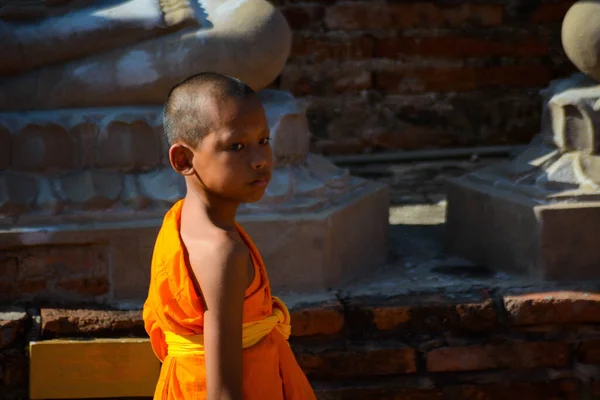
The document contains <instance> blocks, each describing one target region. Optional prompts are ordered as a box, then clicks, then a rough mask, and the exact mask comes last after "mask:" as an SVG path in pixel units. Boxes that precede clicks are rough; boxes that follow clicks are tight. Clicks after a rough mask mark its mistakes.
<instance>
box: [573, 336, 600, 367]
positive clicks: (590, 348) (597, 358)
mask: <svg viewBox="0 0 600 400" xmlns="http://www.w3.org/2000/svg"><path fill="white" fill-rule="evenodd" d="M577 358H578V359H579V360H580V361H581V362H582V363H584V364H600V339H596V340H589V341H586V342H583V343H581V345H580V346H579V350H578V352H577Z"/></svg>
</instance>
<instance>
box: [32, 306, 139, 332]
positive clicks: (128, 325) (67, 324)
mask: <svg viewBox="0 0 600 400" xmlns="http://www.w3.org/2000/svg"><path fill="white" fill-rule="evenodd" d="M40 315H41V320H42V323H41V325H42V335H43V337H44V338H45V339H49V338H59V337H73V336H92V337H111V336H112V337H114V336H146V334H145V331H144V321H143V320H142V312H141V311H140V310H137V311H136V310H133V311H116V310H89V309H82V310H72V309H54V308H43V309H42V310H41V311H40Z"/></svg>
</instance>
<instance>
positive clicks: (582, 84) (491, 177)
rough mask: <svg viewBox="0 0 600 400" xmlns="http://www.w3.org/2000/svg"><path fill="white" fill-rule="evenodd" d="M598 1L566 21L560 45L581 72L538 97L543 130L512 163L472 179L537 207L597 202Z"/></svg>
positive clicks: (577, 8)
mask: <svg viewBox="0 0 600 400" xmlns="http://www.w3.org/2000/svg"><path fill="white" fill-rule="evenodd" d="M598 21H600V1H597V0H596V1H589V0H585V1H579V2H577V3H575V4H574V5H573V6H572V7H571V8H570V9H569V11H568V12H567V14H566V15H565V18H564V21H563V25H562V44H563V48H564V50H565V53H566V54H567V56H568V57H569V59H570V60H571V62H572V63H573V64H574V65H575V66H576V67H577V68H578V69H579V70H580V71H581V73H579V74H575V75H573V76H571V77H568V78H565V79H559V80H556V81H553V82H551V83H550V85H549V86H548V87H547V88H545V89H544V90H542V91H541V94H542V98H543V111H542V129H541V134H540V135H538V136H537V137H536V138H535V139H534V140H533V142H532V143H531V145H530V146H528V148H527V149H526V151H525V152H523V153H522V154H520V155H519V156H518V157H517V158H516V159H515V160H514V161H512V162H511V163H507V164H504V165H502V166H500V167H498V166H495V167H493V168H488V169H483V170H482V171H479V172H478V173H476V174H475V175H476V176H478V177H479V178H482V179H484V180H487V181H495V182H496V185H497V186H500V187H506V188H511V190H517V191H520V192H522V193H524V194H526V195H528V196H532V197H533V198H537V199H539V200H540V201H559V200H569V201H588V200H597V199H600V30H599V29H598V26H599V25H598Z"/></svg>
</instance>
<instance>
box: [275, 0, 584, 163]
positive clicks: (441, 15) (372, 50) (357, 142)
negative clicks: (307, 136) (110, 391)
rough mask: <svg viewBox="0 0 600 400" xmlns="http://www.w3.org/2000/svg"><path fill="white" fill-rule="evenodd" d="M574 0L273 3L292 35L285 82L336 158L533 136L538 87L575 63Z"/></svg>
mask: <svg viewBox="0 0 600 400" xmlns="http://www.w3.org/2000/svg"><path fill="white" fill-rule="evenodd" d="M573 2H574V1H573V0H567V1H564V0H504V1H503V0H465V1H456V0H430V1H422V0H414V1H408V0H406V1H403V0H388V1H385V0H374V1H341V0H340V1H335V0H275V1H274V3H275V4H276V5H277V6H279V7H280V10H281V11H282V12H283V14H284V15H285V16H286V17H287V19H288V21H289V24H290V26H291V27H292V29H293V31H294V36H293V48H292V53H291V57H290V59H289V62H288V64H287V66H286V68H285V70H284V71H283V73H282V75H281V77H280V80H279V82H278V83H277V86H278V87H279V88H281V89H285V90H290V91H292V92H293V93H294V94H295V95H297V96H299V97H304V98H307V99H308V100H310V104H311V106H310V109H309V111H308V116H309V120H310V124H311V131H312V133H313V135H314V138H313V151H317V152H321V153H327V154H343V153H357V152H372V151H384V150H394V149H396V150H397V149H406V150H408V149H418V148H424V147H445V146H473V145H495V144H507V143H524V142H527V141H529V140H530V139H531V137H532V136H533V135H534V134H536V133H537V132H538V131H539V124H540V114H541V103H540V99H539V97H538V92H539V89H540V88H543V87H544V86H546V85H547V84H548V82H549V81H550V80H551V79H555V78H559V77H563V76H566V75H568V74H570V73H572V72H574V71H575V69H574V67H572V66H571V64H570V62H569V61H568V59H567V58H566V56H565V55H564V53H563V51H562V46H561V42H560V25H561V21H562V18H563V16H564V14H565V13H566V11H567V10H568V8H569V7H570V5H571V4H573Z"/></svg>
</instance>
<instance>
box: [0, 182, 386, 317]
mask: <svg viewBox="0 0 600 400" xmlns="http://www.w3.org/2000/svg"><path fill="white" fill-rule="evenodd" d="M388 207H389V195H388V191H387V188H386V187H385V186H384V185H382V184H379V183H374V182H368V183H366V184H365V185H364V186H362V187H361V188H360V189H358V190H356V191H354V192H353V193H351V194H348V195H346V196H344V197H342V198H338V199H336V200H335V201H334V202H333V204H331V205H330V206H328V207H326V208H324V209H321V210H318V211H313V212H304V213H294V214H275V213H272V214H267V213H261V214H258V213H257V214H248V215H243V216H241V217H240V218H239V219H238V221H239V222H240V223H241V225H242V226H243V227H244V228H245V229H247V231H248V233H249V234H250V235H251V236H252V238H253V240H254V241H255V243H256V245H257V247H258V248H259V250H260V251H261V253H262V255H263V258H264V260H265V263H266V266H267V271H268V273H269V278H270V280H271V286H272V288H273V291H274V292H275V293H281V292H282V291H322V290H326V289H328V288H330V287H336V286H339V285H341V284H343V283H345V282H348V281H350V280H353V279H356V278H357V277H359V276H361V275H364V274H367V273H368V271H371V270H372V268H374V267H376V266H378V265H381V264H382V263H384V262H385V259H386V256H387V235H388ZM161 222H162V220H161V219H160V218H154V219H142V220H136V221H124V222H90V223H86V224H83V225H82V224H73V225H66V224H65V225H55V226H51V227H48V226H47V227H44V228H41V229H39V228H37V229H26V228H14V229H11V230H0V254H3V255H4V256H7V257H8V258H10V259H12V260H15V262H16V265H15V269H16V270H17V271H20V272H18V273H17V275H16V276H15V277H14V278H12V281H11V282H6V284H7V285H8V286H7V287H2V288H3V289H2V291H3V293H2V294H1V295H0V302H2V301H9V302H10V303H11V304H13V303H18V302H28V301H38V302H49V303H57V302H58V303H81V302H83V303H88V302H89V303H97V302H100V303H108V304H114V305H123V306H127V304H128V303H133V304H135V305H139V304H140V303H141V302H143V301H144V299H145V297H146V295H147V291H148V282H149V280H150V275H149V274H150V261H151V259H152V251H153V247H154V242H155V240H156V235H157V233H158V229H159V227H160V224H161ZM82 253H86V254H89V255H90V257H87V256H86V257H84V254H82ZM3 260H4V259H3V258H2V257H0V267H1V266H2V265H4V264H3V263H2V262H3ZM4 261H6V260H4ZM9 261H10V260H9ZM25 264H27V265H25ZM82 264H89V265H82ZM6 265H8V264H6ZM31 267H35V268H34V269H33V270H31ZM23 274H25V275H23ZM32 274H34V275H35V276H34V275H32ZM7 279H11V278H10V276H8V277H7ZM1 283H3V282H0V284H1ZM32 284H43V285H44V288H43V289H41V290H38V289H39V288H36V290H35V291H34V290H24V288H26V287H30V286H31V285H32ZM90 285H92V286H93V287H90Z"/></svg>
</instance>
